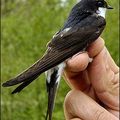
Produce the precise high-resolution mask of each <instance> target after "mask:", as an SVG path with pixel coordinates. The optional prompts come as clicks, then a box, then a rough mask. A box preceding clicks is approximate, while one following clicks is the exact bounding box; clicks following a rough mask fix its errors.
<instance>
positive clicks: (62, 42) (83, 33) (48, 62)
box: [3, 17, 105, 87]
mask: <svg viewBox="0 0 120 120" xmlns="http://www.w3.org/2000/svg"><path fill="white" fill-rule="evenodd" d="M99 19H100V20H98V18H96V19H91V21H89V22H91V24H89V25H86V27H84V26H82V25H78V26H76V27H73V28H71V29H70V30H68V32H65V33H64V34H63V35H60V34H61V32H60V33H59V34H58V36H55V37H54V38H53V40H52V41H51V43H49V45H48V46H49V48H48V50H47V52H46V54H45V55H44V56H43V57H42V58H41V59H40V60H38V61H37V62H36V63H35V64H33V65H32V66H31V67H29V68H28V69H27V70H25V71H24V72H22V73H21V74H19V75H18V76H16V77H15V78H13V79H11V80H9V81H7V82H5V83H3V86H4V87H9V86H13V85H16V84H19V83H24V82H27V81H29V80H30V81H33V80H34V79H36V76H37V77H38V76H39V75H40V74H41V73H43V72H45V71H46V70H48V69H50V68H52V67H54V66H56V65H57V64H59V63H61V62H63V61H64V60H66V59H67V58H69V57H71V56H73V55H74V54H76V53H77V52H79V51H81V50H82V49H83V48H85V47H86V46H87V44H88V43H90V41H93V40H96V39H97V38H98V37H99V36H100V34H101V32H102V31H103V29H104V26H105V20H104V19H103V18H102V17H100V18H99ZM85 20H86V22H88V19H84V21H85ZM93 20H94V21H93ZM93 23H94V24H93ZM28 83H29V82H27V84H28Z"/></svg>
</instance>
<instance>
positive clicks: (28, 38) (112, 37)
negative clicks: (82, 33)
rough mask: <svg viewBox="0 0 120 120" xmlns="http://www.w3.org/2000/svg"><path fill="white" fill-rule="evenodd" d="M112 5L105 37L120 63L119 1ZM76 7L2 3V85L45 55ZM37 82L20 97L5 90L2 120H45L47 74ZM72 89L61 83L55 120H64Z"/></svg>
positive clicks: (42, 1) (51, 0) (44, 1)
mask: <svg viewBox="0 0 120 120" xmlns="http://www.w3.org/2000/svg"><path fill="white" fill-rule="evenodd" d="M109 3H110V4H111V5H112V6H113V7H114V10H112V11H108V13H107V26H106V29H105V31H104V33H103V35H102V36H103V38H104V39H105V41H106V46H107V47H108V49H109V51H110V53H111V55H112V57H113V58H114V60H115V61H116V63H117V64H119V59H118V54H119V53H118V48H119V32H118V31H119V27H118V26H119V22H118V21H119V20H118V17H119V11H118V10H119V6H118V0H114V1H113V0H109ZM73 4H75V0H69V1H68V2H66V4H65V6H62V4H61V2H60V0H37V1H35V0H29V1H27V0H16V1H15V0H9V1H5V0H2V20H1V22H2V26H1V27H2V41H1V43H2V44H1V54H2V59H1V62H2V64H1V80H2V82H3V81H6V80H8V79H9V78H11V77H13V76H15V75H16V74H18V73H19V72H21V71H22V70H24V69H25V68H27V67H28V66H29V65H31V64H33V63H34V62H35V61H36V60H38V59H39V58H40V57H41V56H42V55H43V53H44V52H45V50H46V43H47V42H48V41H49V40H50V39H51V36H52V35H53V34H54V33H55V32H56V31H58V30H59V29H60V27H62V25H63V23H64V21H65V19H66V17H67V15H68V13H69V11H70V9H71V7H72V6H73ZM38 79H39V80H38ZM38 79H37V80H36V81H34V82H33V83H32V84H31V85H30V86H29V87H27V88H26V89H25V90H23V91H22V92H21V93H20V94H16V95H11V94H10V93H11V91H12V90H13V89H14V87H11V88H2V90H1V94H2V99H1V105H2V116H1V119H2V120H44V117H45V113H46V108H47V99H46V97H47V95H46V90H45V89H46V88H45V87H46V86H45V80H44V79H45V78H44V75H42V76H41V77H40V78H38ZM69 90H70V89H69V87H68V86H67V84H66V83H65V82H64V80H62V81H61V86H60V88H59V91H58V94H57V99H56V107H55V109H54V114H53V120H59V119H60V120H64V114H63V101H64V98H65V95H66V94H67V92H68V91H69Z"/></svg>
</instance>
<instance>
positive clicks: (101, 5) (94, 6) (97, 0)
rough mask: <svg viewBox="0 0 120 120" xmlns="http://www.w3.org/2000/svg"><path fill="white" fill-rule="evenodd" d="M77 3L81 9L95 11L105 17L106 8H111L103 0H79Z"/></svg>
mask: <svg viewBox="0 0 120 120" xmlns="http://www.w3.org/2000/svg"><path fill="white" fill-rule="evenodd" d="M79 4H80V6H81V7H82V9H83V10H85V11H88V12H91V11H92V12H96V13H97V14H99V15H101V16H102V17H105V12H106V10H107V9H113V8H112V7H111V6H110V5H108V3H107V2H106V1H105V0H81V1H80V2H79Z"/></svg>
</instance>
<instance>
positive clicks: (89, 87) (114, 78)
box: [64, 38, 119, 120]
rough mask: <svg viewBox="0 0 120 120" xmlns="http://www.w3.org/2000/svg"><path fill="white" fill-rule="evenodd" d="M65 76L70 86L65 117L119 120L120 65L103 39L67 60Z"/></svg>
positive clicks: (83, 119) (86, 119) (89, 119)
mask: <svg viewBox="0 0 120 120" xmlns="http://www.w3.org/2000/svg"><path fill="white" fill-rule="evenodd" d="M90 58H93V61H92V62H90ZM64 77H65V80H66V82H67V83H68V85H69V86H70V88H71V91H70V92H69V93H68V94H67V95H66V98H65V101H64V113H65V118H66V120H118V119H119V118H118V117H119V68H118V66H117V65H116V64H115V62H114V60H113V59H112V57H111V56H110V54H109V52H108V50H107V49H106V47H105V45H104V40H103V39H102V38H98V39H97V40H96V41H95V42H94V43H92V44H91V45H90V46H89V47H88V49H87V52H84V53H81V54H76V55H75V56H73V57H72V58H70V59H69V60H67V66H66V69H65V72H64Z"/></svg>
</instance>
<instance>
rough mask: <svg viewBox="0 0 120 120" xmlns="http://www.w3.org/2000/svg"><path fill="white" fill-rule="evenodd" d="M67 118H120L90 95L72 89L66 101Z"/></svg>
mask: <svg viewBox="0 0 120 120" xmlns="http://www.w3.org/2000/svg"><path fill="white" fill-rule="evenodd" d="M64 113H65V117H66V120H74V119H75V120H118V118H117V117H115V116H114V115H113V114H111V113H109V112H108V111H107V110H105V109H104V108H103V107H101V106H100V105H99V104H97V103H96V102H95V101H94V100H92V99H91V98H90V97H88V96H87V95H85V94H84V93H82V92H81V91H78V90H72V91H71V92H69V93H68V95H67V96H66V99H65V102H64Z"/></svg>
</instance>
